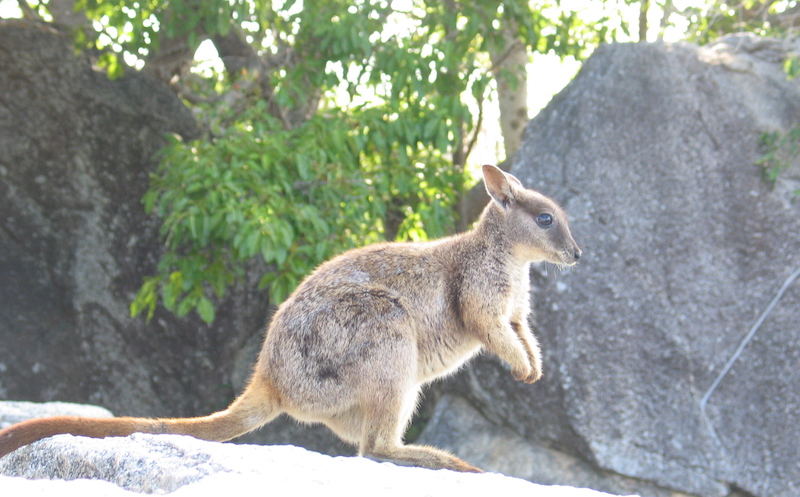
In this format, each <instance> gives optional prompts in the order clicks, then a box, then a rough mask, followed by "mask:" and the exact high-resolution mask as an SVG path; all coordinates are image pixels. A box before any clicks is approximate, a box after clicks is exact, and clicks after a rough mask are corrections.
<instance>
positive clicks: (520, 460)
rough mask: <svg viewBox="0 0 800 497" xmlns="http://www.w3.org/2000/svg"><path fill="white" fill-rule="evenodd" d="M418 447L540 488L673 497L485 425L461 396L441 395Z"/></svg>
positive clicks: (672, 493) (668, 491)
mask: <svg viewBox="0 0 800 497" xmlns="http://www.w3.org/2000/svg"><path fill="white" fill-rule="evenodd" d="M417 443H422V444H428V445H433V446H437V447H447V448H449V449H450V450H452V451H453V452H456V453H457V454H458V455H459V456H460V457H462V458H464V459H465V460H467V461H468V462H470V463H471V464H473V465H475V466H477V467H479V468H481V469H483V470H484V471H491V472H495V473H501V474H504V475H508V476H514V477H517V478H522V479H525V480H528V481H532V482H537V483H541V484H544V485H568V486H572V487H583V488H592V489H595V490H600V491H603V492H609V493H612V494H616V495H625V494H641V495H652V496H658V497H678V496H679V494H678V493H677V492H675V491H674V490H671V489H667V488H664V487H659V486H657V485H654V484H652V483H648V482H646V481H642V480H638V479H635V478H626V477H625V476H622V475H620V474H617V473H614V472H611V471H603V470H601V469H599V468H596V467H594V466H592V465H591V464H589V463H588V462H586V461H584V460H582V459H580V458H578V457H575V456H573V455H570V454H567V453H564V452H561V451H558V450H554V449H552V448H548V447H544V446H541V445H537V444H535V443H532V442H530V441H528V440H526V439H524V438H522V437H521V436H519V435H518V434H516V433H515V432H513V431H512V430H510V429H509V428H506V427H504V426H501V425H498V424H495V423H492V422H490V421H489V420H487V419H486V418H485V417H484V416H483V415H482V414H481V413H480V412H478V411H477V410H476V409H475V408H474V407H473V406H472V405H470V404H469V403H468V402H467V401H466V400H465V399H464V398H463V397H460V396H456V395H450V394H448V395H445V396H444V397H443V398H442V399H441V400H439V402H438V403H437V405H436V410H435V413H434V415H433V417H432V418H431V419H430V421H429V423H428V424H427V426H426V427H425V431H424V432H423V433H422V435H421V436H420V438H419V439H418V440H417Z"/></svg>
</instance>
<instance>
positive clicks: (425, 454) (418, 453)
mask: <svg viewBox="0 0 800 497" xmlns="http://www.w3.org/2000/svg"><path fill="white" fill-rule="evenodd" d="M361 455H362V456H364V457H366V458H367V459H372V460H374V461H380V462H391V463H394V464H397V465H400V466H419V467H422V468H429V469H450V470H453V471H461V472H464V473H483V471H482V470H481V469H479V468H476V467H475V466H473V465H471V464H470V463H468V462H466V461H464V460H461V459H459V458H457V457H456V456H454V455H452V454H450V453H448V452H445V451H443V450H440V449H436V448H434V447H427V446H424V445H397V446H393V447H389V446H385V447H381V448H377V447H373V448H368V449H362V454H361Z"/></svg>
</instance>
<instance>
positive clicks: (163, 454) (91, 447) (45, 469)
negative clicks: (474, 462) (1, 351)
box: [0, 434, 608, 497]
mask: <svg viewBox="0 0 800 497" xmlns="http://www.w3.org/2000/svg"><path fill="white" fill-rule="evenodd" d="M0 474H2V475H5V476H0V485H2V488H3V495H4V496H14V497H16V496H20V497H22V496H25V497H28V496H30V495H36V492H41V493H42V494H44V493H45V492H50V495H54V494H58V495H65V494H66V495H70V494H75V495H81V496H82V497H95V496H100V495H108V496H118V495H119V496H124V495H128V496H130V495H136V494H135V493H134V492H139V493H160V494H163V493H170V495H174V496H176V497H180V496H198V495H230V494H232V493H235V494H240V493H251V492H253V491H254V490H257V491H258V492H259V493H263V494H269V495H321V494H323V493H324V495H332V496H338V495H342V496H344V495H347V496H353V495H355V496H360V495H363V496H373V495H381V496H398V497H400V496H409V495H413V496H426V495H430V496H435V495H464V494H466V495H500V494H502V495H537V496H541V497H602V496H605V495H608V494H603V493H601V492H597V491H594V490H588V489H579V488H570V487H547V486H541V485H534V484H532V483H529V482H527V481H524V480H519V479H516V478H510V477H506V476H502V475H499V474H482V475H476V474H464V473H455V472H452V471H446V470H442V471H432V470H428V469H421V468H408V467H399V466H395V465H393V464H390V463H377V462H374V461H370V460H367V459H363V458H360V457H336V458H334V457H330V456H326V455H322V454H317V453H314V452H310V451H308V450H305V449H302V448H299V447H293V446H255V445H233V444H221V443H212V442H203V441H200V440H196V439H194V438H191V437H184V436H178V435H145V434H135V435H133V436H131V437H126V438H109V439H104V440H94V439H89V438H83V437H73V436H70V435H59V436H56V437H53V438H50V439H47V440H42V441H39V442H36V443H34V444H31V445H29V446H27V447H23V448H21V449H19V450H17V451H15V452H13V453H11V454H9V455H8V456H6V457H4V458H2V459H0ZM12 476H16V477H24V478H29V479H37V478H47V479H51V478H58V479H63V480H75V479H79V478H80V479H88V478H90V479H92V480H93V481H91V484H90V483H89V482H88V481H86V480H83V481H81V482H80V483H78V482H75V481H61V482H53V481H31V480H28V479H23V478H11V477H12ZM98 480H99V481H98ZM110 484H114V485H113V486H111V485H110Z"/></svg>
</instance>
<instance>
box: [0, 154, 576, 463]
mask: <svg viewBox="0 0 800 497" xmlns="http://www.w3.org/2000/svg"><path fill="white" fill-rule="evenodd" d="M483 173H484V181H485V183H486V187H487V190H488V192H489V194H490V195H491V197H492V199H493V201H492V202H490V204H489V205H488V206H487V207H486V209H485V210H484V212H483V215H482V217H481V219H480V221H479V222H478V223H477V226H476V227H475V229H474V230H472V231H470V232H467V233H464V234H461V235H456V236H453V237H449V238H444V239H441V240H437V241H432V242H424V243H384V244H378V245H373V246H370V247H366V248H362V249H357V250H352V251H350V252H347V253H345V254H342V255H340V256H339V257H337V258H334V259H333V260H331V261H328V262H327V263H325V264H323V265H321V266H320V267H319V268H318V269H317V270H316V271H315V272H314V273H313V274H312V275H310V276H309V277H308V278H306V279H305V280H304V281H303V282H302V283H301V284H300V286H299V287H298V288H297V290H295V292H294V293H293V294H292V295H291V296H290V297H289V298H288V299H287V300H286V302H284V303H283V305H281V307H280V308H279V309H278V311H277V312H276V314H275V316H274V317H273V320H272V323H271V325H270V327H269V329H268V330H267V334H266V338H265V341H264V346H263V348H262V350H261V353H260V355H259V358H258V361H257V363H256V366H255V370H254V374H253V378H252V380H251V383H250V385H249V386H248V387H247V389H246V390H245V391H244V393H242V395H241V396H240V397H239V398H238V399H236V400H235V401H234V403H233V404H232V405H231V406H230V407H229V408H228V409H227V410H225V411H222V412H219V413H216V414H212V415H210V416H206V417H202V418H190V419H162V420H149V419H141V418H115V419H114V420H104V421H102V422H98V421H96V420H78V419H74V418H46V419H42V420H32V421H29V422H25V423H21V424H19V425H15V426H12V427H10V428H7V429H6V430H3V431H0V455H3V454H5V453H7V452H9V451H10V450H14V449H15V448H16V447H18V446H20V445H24V444H26V443H30V442H31V441H33V440H38V439H39V438H44V437H46V436H50V435H52V434H55V433H65V432H66V433H73V434H82V435H87V436H100V437H103V436H110V435H121V434H126V433H128V432H135V431H145V432H159V433H163V432H169V433H185V434H189V435H192V436H196V437H198V438H204V439H209V440H227V439H230V438H234V437H236V436H239V435H241V434H244V433H246V432H248V431H251V430H253V429H256V428H258V427H259V426H262V425H264V424H266V423H268V422H269V421H271V420H272V419H274V418H275V417H276V416H278V415H279V414H281V413H282V412H285V413H288V414H289V415H291V416H293V417H295V418H296V419H298V420H300V421H305V422H319V423H324V424H325V425H327V426H328V427H329V428H330V429H331V430H333V431H334V432H335V433H336V434H337V435H338V436H340V437H341V438H342V439H343V440H346V441H348V442H352V443H354V444H357V445H358V446H359V453H360V454H361V455H363V456H366V457H370V458H374V459H378V460H389V461H393V462H396V463H399V464H407V465H415V466H423V467H428V468H447V469H452V470H457V471H479V470H478V469H477V468H475V467H473V466H471V465H470V464H468V463H466V462H464V461H462V460H461V459H458V458H457V457H455V456H453V455H451V454H448V453H446V452H444V451H441V450H438V449H435V448H433V447H422V446H416V445H403V443H402V436H403V433H404V432H405V429H406V427H407V425H408V423H409V421H410V419H411V416H412V415H413V413H414V410H415V408H416V404H417V399H418V395H419V392H420V390H421V388H422V386H423V385H425V384H426V383H429V382H431V381H433V380H434V379H436V378H439V377H442V376H444V375H447V374H450V373H452V372H453V371H455V370H456V369H458V368H459V367H460V366H461V365H462V364H464V363H465V362H466V361H467V360H469V359H470V358H471V357H472V356H474V355H475V354H476V353H478V352H479V351H481V350H487V351H488V352H490V353H492V354H495V355H496V356H498V357H500V358H501V359H503V360H504V361H505V362H507V363H508V364H509V365H510V366H511V371H512V374H513V376H514V377H515V378H516V379H518V380H521V381H524V382H526V383H532V382H534V381H536V380H538V379H539V378H540V377H541V374H542V373H541V369H542V368H541V359H540V353H539V345H538V343H537V341H536V338H535V337H534V336H533V334H532V333H531V331H530V329H529V327H528V313H529V310H530V303H529V297H528V292H529V279H528V272H529V266H530V264H531V263H532V262H538V261H549V262H551V263H555V264H559V265H572V264H575V263H576V262H577V260H578V259H579V258H580V255H581V251H580V249H579V248H578V246H577V245H576V243H575V241H574V240H573V238H572V236H571V234H570V231H569V227H568V224H567V219H566V216H565V214H564V213H563V211H562V210H561V209H560V208H559V207H558V206H557V205H556V204H555V203H554V202H553V201H552V200H550V199H548V198H546V197H544V196H543V195H541V194H539V193H536V192H533V191H531V190H526V189H525V188H523V186H522V184H521V183H520V182H519V181H518V180H517V179H516V178H514V177H513V176H511V175H509V174H506V173H503V172H502V171H501V170H500V169H498V168H496V167H494V166H484V168H483ZM115 423H116V424H115ZM15 430H16V431H15Z"/></svg>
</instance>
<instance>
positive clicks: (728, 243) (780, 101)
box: [423, 36, 800, 497]
mask: <svg viewBox="0 0 800 497" xmlns="http://www.w3.org/2000/svg"><path fill="white" fill-rule="evenodd" d="M785 49H786V47H785V46H784V45H782V44H781V43H780V42H771V41H769V40H759V39H755V38H752V37H747V36H741V37H733V38H729V39H726V40H722V41H720V42H718V43H716V44H714V45H712V46H709V47H703V48H698V47H696V46H692V45H688V44H676V45H669V44H616V45H608V46H603V47H601V48H599V49H598V50H597V51H596V52H595V54H594V55H593V56H592V57H591V58H590V59H589V60H588V61H587V62H586V64H585V66H584V67H583V69H582V70H581V72H580V73H579V74H578V76H577V77H576V78H575V80H574V81H573V82H572V83H571V84H570V85H569V86H568V87H567V88H566V89H565V90H564V91H563V92H561V93H560V94H559V95H557V96H556V97H555V98H554V100H553V101H552V102H551V103H550V105H549V106H548V107H547V108H546V109H544V110H543V111H542V112H541V114H539V115H538V116H537V117H536V118H535V119H534V120H533V121H532V122H531V123H530V124H529V126H528V128H527V130H526V134H525V141H524V144H523V146H522V148H521V149H520V151H519V153H518V154H517V156H516V159H515V161H514V165H513V167H512V172H513V173H514V174H516V175H517V176H518V177H519V178H520V179H521V180H522V181H523V182H524V183H526V184H527V185H529V186H530V187H533V188H535V189H539V190H541V191H543V192H545V193H548V194H550V195H552V196H553V197H555V198H557V199H559V200H560V201H561V202H562V203H563V204H564V205H565V207H566V209H567V211H568V212H569V213H570V214H571V216H572V232H573V234H574V235H575V238H576V240H577V241H578V243H579V245H581V247H582V248H583V249H584V254H585V257H584V258H582V259H581V263H580V265H579V266H578V267H577V268H574V269H570V270H568V271H563V272H561V271H558V270H557V269H555V268H548V267H542V268H538V269H537V270H536V271H534V273H535V278H534V280H535V289H534V292H533V300H534V301H535V304H534V305H535V314H536V321H537V326H536V330H537V335H538V336H539V338H540V339H541V342H542V348H543V350H544V356H545V357H544V379H543V380H542V381H540V382H538V383H537V384H534V385H531V386H527V385H524V384H521V383H516V382H513V381H512V380H511V378H510V376H509V374H508V372H507V371H506V370H505V368H504V367H502V366H501V365H500V364H498V363H497V362H496V361H494V360H493V359H487V358H481V359H480V360H479V361H477V363H476V364H475V365H474V367H473V368H471V369H469V370H468V371H466V372H465V373H464V374H462V375H460V376H459V377H458V378H457V379H456V380H455V381H453V382H451V383H449V384H448V385H447V388H448V389H449V390H451V391H452V390H455V391H457V392H458V395H459V396H460V397H461V398H463V399H466V400H468V401H469V403H470V404H471V405H472V406H473V410H475V411H476V412H479V413H480V416H481V417H483V418H484V420H489V421H491V422H492V423H493V424H494V425H496V426H502V427H504V428H506V429H507V430H508V432H510V433H512V434H514V435H516V436H517V437H519V440H518V441H523V440H524V441H526V443H528V444H532V445H534V446H538V447H540V448H541V447H544V448H545V449H547V450H555V451H557V453H558V454H565V455H568V456H570V457H577V458H579V459H580V460H582V461H584V462H585V463H586V464H587V466H588V467H593V468H595V469H596V472H597V475H598V477H599V478H600V479H603V478H602V476H603V475H607V474H609V473H612V474H615V475H619V476H623V477H628V478H630V479H631V481H633V482H635V481H636V480H638V481H640V482H641V484H642V485H643V486H639V487H637V488H638V489H637V491H639V492H641V493H642V495H667V494H669V493H670V492H672V491H676V490H677V491H680V492H684V493H689V494H694V495H702V496H707V497H712V496H713V497H720V496H723V495H726V494H728V493H729V492H732V491H743V492H746V494H747V495H754V496H760V497H796V496H797V495H800V464H798V461H800V430H798V426H800V368H798V364H800V362H799V361H800V338H799V337H800V278H797V279H793V278H795V277H797V275H798V272H800V202H799V200H800V198H798V197H797V194H795V193H794V190H797V189H798V188H797V186H796V185H797V184H798V182H797V181H798V180H800V167H798V164H797V161H796V160H795V162H794V163H793V164H790V166H789V168H788V169H787V170H785V171H783V172H782V173H781V174H780V176H779V180H778V185H776V187H773V185H771V184H770V183H769V182H768V181H766V180H765V177H764V175H763V172H762V166H760V165H758V164H757V162H758V161H759V159H760V158H761V157H762V156H763V154H764V153H765V151H764V149H763V148H761V147H760V139H761V137H762V135H763V134H764V133H765V132H772V131H781V132H787V131H789V130H790V129H792V127H793V126H795V125H797V123H800V85H799V84H798V82H797V81H796V80H792V81H790V80H787V79H786V77H785V74H784V73H783V70H782V64H781V62H782V60H783V57H784V56H785ZM787 185H788V186H787ZM792 185H795V186H792ZM456 404H458V403H457V402H454V401H450V402H448V403H440V404H439V406H438V410H437V412H436V413H435V415H434V421H435V422H434V423H432V424H431V426H430V427H429V428H430V429H429V431H428V432H427V433H425V434H424V435H423V440H425V441H427V442H430V443H436V444H438V445H443V446H445V447H450V448H451V449H452V450H454V451H455V452H456V453H461V454H462V455H463V453H468V452H470V450H471V449H470V447H469V445H470V442H469V441H468V440H467V438H466V437H458V436H456V437H451V436H448V435H447V434H448V433H453V432H457V431H458V429H459V423H474V421H473V420H474V417H468V418H467V419H466V421H457V419H459V414H460V413H463V412H465V411H464V410H463V409H460V410H457V411H452V412H445V411H447V410H448V409H449V407H448V406H449V405H456ZM448 417H450V418H452V419H453V420H452V421H449V422H448V421H447V418H448ZM448 440H449V441H448ZM525 450H531V449H530V448H528V449H525ZM473 452H474V451H473ZM482 452H483V453H484V454H485V453H487V452H490V451H489V450H488V449H487V450H484V451H482ZM504 456H505V457H506V459H508V458H509V457H510V456H509V455H508V454H507V453H506V454H504ZM464 457H465V458H466V459H467V460H470V457H468V456H466V455H465V456H464ZM554 457H556V456H554ZM557 457H561V455H558V456H557ZM496 461H497V462H498V464H501V461H500V460H499V459H496ZM473 462H476V461H473ZM476 463H477V462H476ZM484 464H485V465H486V464H489V463H488V462H487V463H484ZM531 464H533V463H531ZM501 465H502V464H501ZM504 467H507V468H509V474H520V475H521V476H525V475H526V474H528V473H530V472H531V469H530V468H529V467H528V468H522V469H519V468H518V469H513V468H512V467H511V465H508V464H506V465H505V466H504ZM551 467H555V466H554V465H551ZM526 472H528V473H526ZM567 473H568V472H567ZM574 476H575V475H573V476H569V475H567V476H565V478H571V477H574ZM550 477H551V479H550V481H553V480H556V481H557V480H558V479H559V476H558V474H557V470H556V469H553V474H551V475H550ZM615 485H616V486H617V487H619V485H617V484H615V483H614V482H613V481H611V480H608V479H606V481H605V483H601V484H600V485H599V487H600V488H602V487H603V486H605V487H614V486H615ZM653 485H655V486H656V487H658V488H660V490H659V489H658V488H655V489H653V488H650V487H651V486H653ZM611 490H614V489H613V488H612V489H611Z"/></svg>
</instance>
